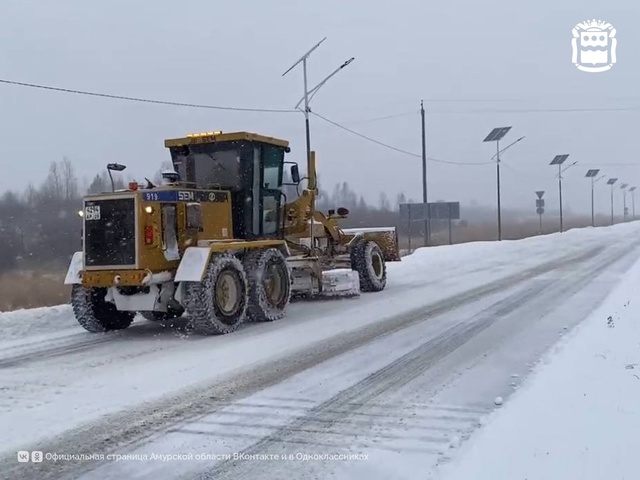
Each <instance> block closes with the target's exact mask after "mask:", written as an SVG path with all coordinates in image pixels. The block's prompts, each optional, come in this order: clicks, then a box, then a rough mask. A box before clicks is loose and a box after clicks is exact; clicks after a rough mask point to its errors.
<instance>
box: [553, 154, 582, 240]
mask: <svg viewBox="0 0 640 480" xmlns="http://www.w3.org/2000/svg"><path fill="white" fill-rule="evenodd" d="M567 158H569V155H568V154H565V155H556V156H555V157H553V160H551V163H550V164H549V165H558V192H559V194H560V232H561V233H562V232H563V231H564V226H563V223H562V172H564V170H566V169H567V168H571V167H572V166H574V165H575V164H576V163H578V162H573V163H572V164H571V165H569V166H568V167H567V168H565V169H564V170H563V169H562V164H563V163H564V162H565V160H566V159H567Z"/></svg>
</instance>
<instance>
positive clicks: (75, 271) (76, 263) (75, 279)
mask: <svg viewBox="0 0 640 480" xmlns="http://www.w3.org/2000/svg"><path fill="white" fill-rule="evenodd" d="M82 267H83V256H82V252H76V253H74V254H73V257H71V263H70V264H69V270H67V276H66V277H64V284H65V285H77V284H79V283H82V278H81V277H80V273H81V272H82Z"/></svg>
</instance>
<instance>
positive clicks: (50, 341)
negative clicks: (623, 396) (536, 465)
mask: <svg viewBox="0 0 640 480" xmlns="http://www.w3.org/2000/svg"><path fill="white" fill-rule="evenodd" d="M639 234H640V225H638V224H637V222H635V223H628V224H623V225H617V226H615V227H607V228H599V229H582V230H572V231H569V232H565V233H564V234H554V235H548V236H542V237H536V238H531V239H526V240H521V241H505V242H480V243H473V244H467V245H457V246H452V247H434V248H429V249H421V250H418V251H417V252H415V253H414V254H413V255H411V256H409V257H405V259H404V260H403V261H402V262H401V263H398V264H390V265H389V266H388V267H389V281H388V286H387V289H386V290H384V291H383V292H379V293H374V294H365V295H363V296H362V297H360V298H358V299H348V300H331V301H319V302H307V303H294V304H292V305H291V308H290V310H289V313H288V316H287V318H285V319H283V320H281V321H278V322H275V323H271V324H250V325H247V326H246V327H245V328H243V329H241V330H239V331H237V332H235V333H233V334H231V335H226V336H222V337H199V336H195V335H189V334H188V333H186V332H185V330H184V323H182V322H179V323H178V324H177V325H174V326H167V327H163V326H162V325H159V324H154V323H149V322H145V321H143V320H139V321H137V322H136V323H134V325H133V326H132V327H131V328H129V329H128V330H124V331H120V332H116V333H107V334H99V335H92V334H89V333H87V332H84V331H82V330H81V329H80V327H79V326H77V325H75V320H73V317H72V315H71V312H70V310H69V308H68V307H66V306H61V307H57V308H54V309H38V310H34V311H22V312H13V313H4V314H0V328H2V331H3V338H2V340H0V388H1V389H2V396H1V397H0V424H2V425H3V432H2V437H1V439H0V440H1V443H0V445H1V447H2V448H1V450H2V452H3V453H2V457H1V458H0V475H1V476H2V477H1V478H11V479H23V478H24V479H26V478H42V479H47V478H56V479H57V478H83V479H105V478H139V479H147V478H148V479H154V478H202V479H207V478H211V479H213V478H216V479H217V478H247V479H249V478H274V479H276V478H283V477H284V475H287V476H293V477H294V478H325V477H327V476H329V475H331V476H332V477H334V478H345V479H346V478H360V477H363V478H364V477H367V478H381V479H382V478H385V479H388V478H407V479H410V478H415V477H416V474H418V473H420V475H423V476H424V475H426V474H427V472H432V473H433V472H434V470H433V468H434V467H435V466H437V465H438V464H440V463H442V462H444V461H447V460H448V459H449V458H450V457H451V456H452V455H453V452H455V451H456V448H455V447H457V446H458V445H459V444H460V443H461V442H462V441H464V439H465V438H467V437H468V436H469V435H470V434H471V433H472V432H473V431H474V430H475V429H476V428H477V427H478V425H479V421H480V420H481V418H482V417H483V416H484V415H485V414H486V413H488V412H489V411H491V410H492V409H494V408H496V406H495V404H494V399H496V397H502V398H503V399H504V401H508V397H509V394H510V393H511V392H512V391H513V389H514V388H517V386H518V384H519V383H520V382H521V381H522V380H523V378H524V377H525V376H526V374H527V373H528V372H529V370H530V367H531V365H532V364H533V363H534V362H535V361H536V360H537V359H538V358H539V357H540V355H541V354H542V352H544V351H545V350H546V349H547V348H548V347H549V346H551V345H552V344H554V343H555V342H556V341H557V340H558V338H559V336H560V335H562V334H563V333H564V332H566V331H568V330H569V329H570V328H571V327H572V326H574V325H575V324H577V323H578V322H580V321H581V320H583V319H584V318H585V317H586V316H587V315H588V313H589V312H590V311H592V310H593V309H594V308H596V307H597V305H598V304H599V303H600V302H601V301H602V300H603V299H604V298H605V296H606V294H607V293H608V292H609V291H610V290H611V289H612V288H613V287H614V286H615V285H616V284H617V283H618V282H619V280H620V278H621V277H622V276H623V275H624V273H625V272H626V271H627V269H628V268H629V267H630V266H631V265H632V264H633V263H634V262H635V261H636V260H637V259H638V257H639V256H640V240H639V238H640V235H639ZM498 403H499V402H498ZM18 450H27V451H33V450H37V451H42V452H44V453H45V454H47V453H50V454H57V455H67V456H69V457H65V458H63V459H59V460H57V461H53V460H47V459H46V458H45V460H44V461H43V462H41V463H32V462H28V463H19V462H18V461H17V458H16V452H17V451H18ZM83 454H84V455H94V458H96V457H97V458H98V459H97V460H96V459H94V460H82V459H81V458H80V457H79V456H80V455H83ZM108 455H113V457H108ZM165 455H166V456H165ZM100 456H102V457H104V458H103V459H100V458H101V457H100ZM114 458H117V459H119V461H115V460H114Z"/></svg>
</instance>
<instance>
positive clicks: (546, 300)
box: [177, 248, 631, 480]
mask: <svg viewBox="0 0 640 480" xmlns="http://www.w3.org/2000/svg"><path fill="white" fill-rule="evenodd" d="M630 253H631V252H629V250H628V249H627V248H618V249H613V250H612V251H610V252H607V255H605V256H603V258H602V259H599V261H597V262H595V263H594V264H593V265H591V266H590V267H589V268H587V269H586V270H584V271H582V272H579V273H578V274H575V275H573V276H572V277H571V281H570V282H567V281H566V280H565V279H562V278H561V279H557V280H551V281H547V280H538V281H536V282H534V285H532V287H531V288H527V289H525V290H524V291H520V292H517V293H515V294H514V295H511V296H509V297H507V298H506V299H503V300H501V301H498V302H497V303H495V304H494V305H492V306H490V307H489V308H487V309H485V310H483V311H482V312H480V313H479V314H478V315H475V316H474V317H473V318H472V319H470V320H468V321H464V322H461V323H459V324H457V325H455V326H453V327H451V328H449V329H448V330H446V331H445V332H443V333H441V334H440V335H438V336H436V337H434V338H432V339H430V340H429V341H427V342H425V343H424V344H422V345H420V346H419V347H417V348H415V349H414V350H412V351H411V352H409V353H407V354H406V355H404V356H403V357H401V358H399V359H397V360H396V361H394V362H392V363H390V364H389V365H387V366H386V367H384V368H382V369H380V370H378V371H377V372H375V373H373V374H372V375H370V376H368V377H367V378H365V379H364V380H362V381H361V382H358V383H357V384H355V385H353V386H352V387H350V388H348V389H346V390H344V391H342V392H341V393H339V394H338V395H336V396H334V397H333V398H331V399H329V400H327V401H326V402H323V403H321V404H320V405H317V406H316V407H314V408H312V409H311V410H309V411H308V412H307V413H306V414H305V415H304V416H302V417H300V418H298V419H297V420H295V421H293V422H291V423H289V424H288V425H285V426H283V427H281V428H279V429H277V430H276V431H275V432H274V433H272V434H270V435H268V436H266V437H264V438H262V439H261V440H259V441H258V442H256V443H255V444H253V445H252V446H250V447H248V448H247V449H245V450H243V451H242V452H241V453H242V454H244V455H246V456H247V457H249V458H250V457H251V456H252V455H257V454H263V455H268V454H279V455H283V454H285V453H290V452H286V451H285V448H286V446H287V444H293V445H311V446H313V447H326V446H330V447H333V448H334V450H333V451H332V453H335V452H336V450H335V447H342V449H341V450H340V451H341V452H342V453H344V447H345V443H343V444H342V445H336V444H335V442H334V443H331V442H328V441H327V440H328V438H330V437H334V436H348V435H350V434H352V431H351V430H349V429H348V428H345V427H349V425H350V424H352V422H353V421H352V420H351V417H352V416H354V415H357V414H363V413H364V412H363V410H365V411H366V410H367V407H368V405H369V404H370V403H371V402H372V401H373V400H375V399H377V398H379V397H381V396H382V395H383V394H384V393H385V392H389V391H396V390H398V389H399V388H401V387H403V386H404V385H407V384H408V383H409V382H411V381H412V380H414V379H415V378H417V377H419V376H420V375H422V374H423V373H424V372H425V371H426V370H427V369H429V368H430V367H432V366H433V365H435V364H436V363H437V362H438V361H439V360H441V359H443V358H444V357H446V356H447V355H448V354H449V353H451V352H453V351H454V350H456V349H457V348H459V347H461V346H462V345H464V344H465V343H467V342H469V341H470V340H472V339H473V338H474V337H475V336H476V335H478V334H479V333H481V332H483V331H485V330H487V329H488V328H489V327H491V326H492V325H494V324H495V323H497V322H499V321H500V320H502V319H503V318H505V317H507V316H509V315H510V314H513V313H515V312H516V311H518V310H520V309H521V308H526V307H528V306H530V305H531V304H546V305H549V304H553V303H555V302H557V301H559V300H560V299H562V298H565V296H566V294H567V293H568V292H571V291H576V290H580V289H581V288H582V287H583V286H585V285H587V284H589V283H590V282H592V281H593V280H594V279H595V278H596V274H597V273H598V272H600V271H601V270H602V269H604V268H605V267H607V266H609V265H611V264H612V263H614V262H616V261H620V260H622V259H624V257H625V256H627V255H630ZM364 414H366V413H364ZM452 420H453V419H452ZM474 420H475V421H474ZM478 420H479V416H478V417H477V418H475V419H473V418H472V419H470V421H469V422H468V423H469V424H470V426H468V427H467V428H466V429H465V430H464V431H463V432H460V430H456V428H455V427H454V426H451V425H450V426H449V432H447V433H465V434H468V433H469V432H470V431H471V430H473V429H474V428H475V427H474V426H473V425H474V424H475V423H476V422H477V421H478ZM177 431H180V432H184V433H194V434H205V435H207V434H208V435H216V434H217V432H215V433H212V432H198V431H190V430H189V429H188V428H186V429H178V430H177ZM357 435H358V436H359V437H363V436H366V434H365V433H364V432H362V431H360V432H357ZM327 437H328V438H327ZM375 437H376V438H383V439H386V440H395V439H397V436H394V435H389V434H387V433H384V432H376V434H375ZM411 440H412V441H417V442H420V443H422V445H420V446H419V447H416V448H417V450H418V451H424V453H430V454H435V455H437V456H442V455H444V454H445V452H444V451H443V450H442V449H440V450H438V449H437V446H438V444H447V443H448V442H449V440H450V436H449V435H446V434H442V433H441V434H440V436H436V437H432V436H429V435H425V436H422V437H420V436H413V437H412V438H411ZM425 444H426V445H425ZM346 445H347V447H350V448H352V449H353V448H354V447H358V446H360V447H361V445H354V444H353V443H352V442H347V443H346ZM445 446H446V445H445ZM374 448H376V449H387V448H385V446H384V445H382V446H381V445H377V444H376V445H375V446H374ZM388 449H390V450H393V448H390V447H388ZM403 450H405V448H403ZM351 451H353V450H351ZM314 452H318V450H317V448H316V449H315V450H314ZM292 466H293V464H292V463H291V462H266V463H265V462H250V461H249V462H241V461H237V460H226V461H222V462H220V463H218V464H217V465H216V466H215V467H213V468H212V469H210V470H208V471H206V472H204V473H203V474H201V475H200V476H198V477H197V478H198V480H211V479H214V478H215V479H224V478H234V479H236V478H256V477H255V475H258V473H259V476H260V478H281V477H280V475H284V474H291V468H292ZM267 474H268V475H267Z"/></svg>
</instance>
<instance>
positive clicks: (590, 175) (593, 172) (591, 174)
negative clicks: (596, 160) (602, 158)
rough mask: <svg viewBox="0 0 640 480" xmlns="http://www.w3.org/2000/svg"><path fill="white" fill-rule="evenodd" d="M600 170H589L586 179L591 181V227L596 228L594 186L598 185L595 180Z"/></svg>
mask: <svg viewBox="0 0 640 480" xmlns="http://www.w3.org/2000/svg"><path fill="white" fill-rule="evenodd" d="M599 171H600V170H598V169H596V170H589V171H588V172H587V175H586V177H587V178H590V179H591V226H592V227H595V226H596V215H595V208H594V205H595V203H594V197H593V185H594V184H595V183H596V182H595V178H596V175H598V172H599Z"/></svg>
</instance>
